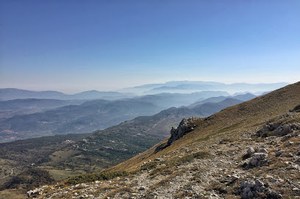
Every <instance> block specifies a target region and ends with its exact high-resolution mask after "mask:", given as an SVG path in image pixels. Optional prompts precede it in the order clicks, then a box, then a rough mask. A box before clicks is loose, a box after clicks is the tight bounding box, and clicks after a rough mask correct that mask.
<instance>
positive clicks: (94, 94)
mask: <svg viewBox="0 0 300 199" xmlns="http://www.w3.org/2000/svg"><path fill="white" fill-rule="evenodd" d="M127 97H133V95H132V94H128V93H119V92H112V91H110V92H106V91H96V90H91V91H84V92H80V93H75V94H65V93H62V92H58V91H30V90H23V89H16V88H1V89H0V100H2V101H4V100H14V99H28V98H34V99H58V100H95V99H105V100H117V99H122V98H127Z"/></svg>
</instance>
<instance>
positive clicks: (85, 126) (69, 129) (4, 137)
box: [0, 100, 160, 142]
mask: <svg viewBox="0 0 300 199" xmlns="http://www.w3.org/2000/svg"><path fill="white" fill-rule="evenodd" d="M159 111H160V108H158V107H156V106H155V105H153V104H151V103H147V102H142V101H135V100H117V101H106V100H94V101H88V102H85V103H83V104H80V105H69V106H64V107H61V108H57V109H53V110H49V111H45V112H40V113H33V114H28V115H18V116H14V117H12V118H8V119H6V120H3V121H0V138H1V142H5V141H13V140H17V139H26V138H33V137H41V136H48V135H56V134H70V133H73V134H74V133H88V132H92V131H95V130H98V129H104V128H107V127H109V126H112V125H116V124H118V123H120V122H122V121H124V120H128V119H133V118H135V117H137V116H140V115H152V114H155V113H157V112H159Z"/></svg>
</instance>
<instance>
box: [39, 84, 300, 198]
mask: <svg viewBox="0 0 300 199" xmlns="http://www.w3.org/2000/svg"><path fill="white" fill-rule="evenodd" d="M299 105H300V82H298V83H295V84H292V85H289V86H287V87H284V88H282V89H279V90H276V91H274V92H271V93H269V94H267V95H264V96H261V97H258V98H255V99H253V100H251V101H248V102H244V103H241V104H238V105H235V106H233V107H229V108H226V109H224V110H222V111H220V112H218V113H216V114H214V115H212V116H210V117H207V118H204V119H196V118H192V119H188V120H184V121H182V122H181V123H180V125H179V126H178V128H177V129H173V130H172V136H171V138H176V139H171V138H170V139H171V140H170V139H169V140H165V141H164V142H162V143H161V144H159V145H156V146H154V147H153V148H152V149H150V150H147V151H146V152H144V153H142V154H140V155H138V156H135V157H133V158H132V159H129V160H128V161H125V162H123V163H121V164H119V165H117V166H115V167H113V168H111V169H108V170H106V171H105V173H102V174H101V175H100V174H95V175H93V176H92V175H90V176H81V177H77V178H74V179H73V180H69V181H68V182H69V183H76V182H77V183H78V182H85V183H83V184H80V185H76V186H77V187H78V188H77V189H76V190H75V189H74V188H72V186H66V185H64V186H65V187H64V188H61V189H60V191H57V190H55V191H52V190H51V189H55V187H59V186H60V187H63V185H62V184H61V185H57V186H44V187H42V188H40V189H37V190H35V192H34V193H35V194H37V195H38V197H40V198H43V197H45V196H46V194H44V193H45V192H46V193H47V197H52V198H60V197H72V196H75V195H77V196H79V197H80V196H83V195H85V194H86V195H87V196H88V197H89V196H91V197H92V196H93V197H94V196H95V197H99V198H106V197H110V198H128V197H136V198H154V197H157V198H173V197H174V198H182V197H191V198H197V197H198V198H245V199H246V198H247V199H248V198H289V197H292V198H297V197H299V195H300V192H299V190H300V189H299V184H298V181H299V168H300V167H299V143H300V140H299V134H300V124H299V123H300V109H299ZM165 143H169V144H168V145H167V146H166V147H163V148H161V147H159V148H157V147H158V146H161V145H164V144H165ZM124 173H126V175H127V176H126V177H122V175H124ZM108 174H110V176H111V177H113V176H118V175H119V176H121V177H118V178H113V179H111V180H110V181H105V179H108V177H107V176H108ZM121 174H122V175H121ZM104 176H106V177H104ZM97 179H98V180H101V181H96V182H91V183H89V182H88V181H89V180H90V181H94V180H97ZM66 190H68V192H66ZM75 193H76V194H75Z"/></svg>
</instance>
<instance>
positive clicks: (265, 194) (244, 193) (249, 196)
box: [238, 179, 282, 199]
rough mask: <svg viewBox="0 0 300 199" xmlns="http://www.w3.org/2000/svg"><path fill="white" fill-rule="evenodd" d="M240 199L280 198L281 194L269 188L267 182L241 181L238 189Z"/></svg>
mask: <svg viewBox="0 0 300 199" xmlns="http://www.w3.org/2000/svg"><path fill="white" fill-rule="evenodd" d="M238 193H239V194H240V196H241V198H242V199H253V198H272V199H281V198H282V196H281V195H280V194H278V193H277V192H275V191H274V190H272V189H270V188H269V187H268V185H267V184H265V183H263V182H262V181H260V180H257V179H256V180H245V181H242V182H241V184H240V187H239V190H238Z"/></svg>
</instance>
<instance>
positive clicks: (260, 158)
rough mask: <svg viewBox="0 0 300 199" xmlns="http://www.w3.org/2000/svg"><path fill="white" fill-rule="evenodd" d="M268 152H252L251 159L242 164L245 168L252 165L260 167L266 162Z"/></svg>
mask: <svg viewBox="0 0 300 199" xmlns="http://www.w3.org/2000/svg"><path fill="white" fill-rule="evenodd" d="M267 157H268V154H266V153H254V154H253V156H252V157H251V159H250V160H249V161H248V162H246V163H245V164H244V165H243V166H244V167H245V168H247V169H249V168H253V167H260V166H263V165H266V164H267V163H268V160H267Z"/></svg>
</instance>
